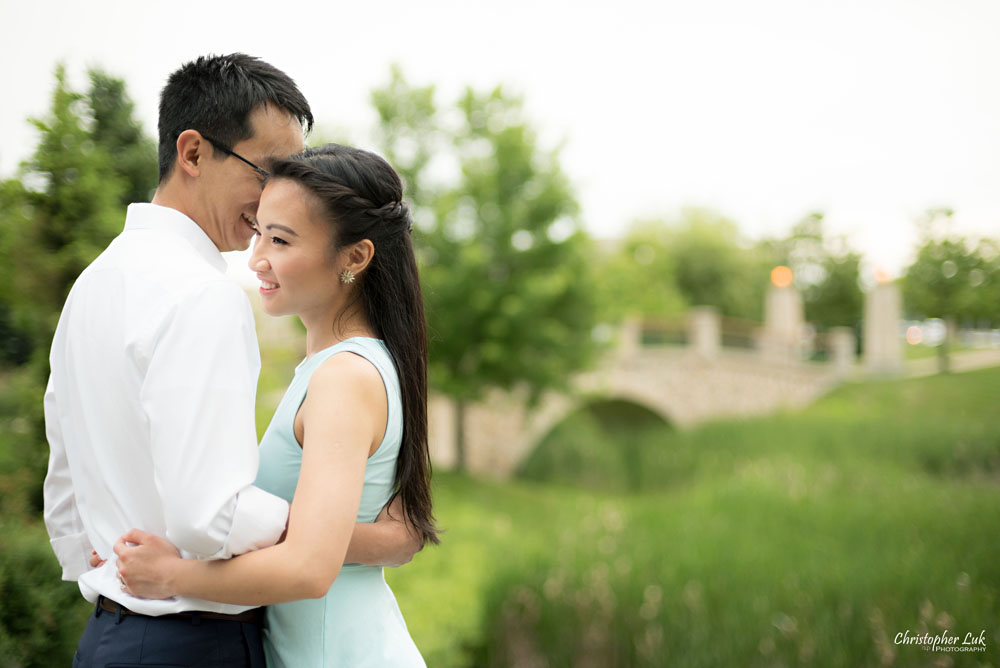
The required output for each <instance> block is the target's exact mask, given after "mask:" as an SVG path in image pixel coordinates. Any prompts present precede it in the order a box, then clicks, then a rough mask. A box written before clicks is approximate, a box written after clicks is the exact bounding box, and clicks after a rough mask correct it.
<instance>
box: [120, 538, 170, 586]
mask: <svg viewBox="0 0 1000 668" xmlns="http://www.w3.org/2000/svg"><path fill="white" fill-rule="evenodd" d="M115 554H116V555H118V561H117V565H118V579H119V580H121V583H122V591H124V592H126V593H128V594H132V595H133V596H141V597H142V598H169V597H171V596H173V595H175V594H176V593H177V591H176V589H175V588H174V584H173V574H174V571H175V570H176V568H177V566H178V565H179V564H180V562H181V561H183V560H182V559H181V555H180V552H178V551H177V548H176V547H174V546H173V544H172V543H171V542H170V541H168V540H167V539H166V538H160V537H159V536H157V535H154V534H151V533H147V532H145V531H141V530H139V529H132V530H131V531H129V532H128V533H126V534H124V535H122V537H121V538H119V539H118V542H117V543H115Z"/></svg>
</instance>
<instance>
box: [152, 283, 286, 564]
mask: <svg viewBox="0 0 1000 668" xmlns="http://www.w3.org/2000/svg"><path fill="white" fill-rule="evenodd" d="M152 346H153V347H152V349H151V350H150V351H149V357H148V359H149V365H148V369H147V371H146V376H145V380H144V381H143V384H142V389H141V397H140V400H141V403H142V406H143V410H144V411H145V414H146V416H147V418H148V420H149V429H150V443H151V452H152V457H153V468H154V479H155V484H156V487H157V491H158V493H159V495H160V498H161V500H162V503H163V509H164V510H163V512H164V521H165V526H166V533H167V538H168V539H169V540H170V541H171V542H173V543H174V544H175V545H177V547H178V548H180V549H181V550H184V551H185V552H187V553H189V554H191V555H193V556H196V557H199V558H219V559H225V558H229V557H231V556H233V555H236V554H241V553H243V552H247V551H249V550H253V549H257V548H261V547H266V546H268V545H272V544H274V543H275V542H276V541H277V540H278V538H279V537H280V536H281V533H282V532H283V531H284V529H285V523H286V521H287V517H288V504H287V503H286V502H285V501H284V500H283V499H281V498H279V497H276V496H274V495H272V494H268V493H267V492H264V491H263V490H260V489H258V488H256V487H253V481H254V479H255V478H256V476H257V465H258V454H257V438H256V430H255V427H254V399H255V392H256V383H257V373H258V370H259V367H260V358H259V353H258V350H257V340H256V335H255V333H254V327H253V314H252V312H251V311H250V305H249V303H248V301H247V298H246V295H244V294H243V292H242V291H241V290H240V289H239V287H238V286H236V285H234V284H232V283H230V282H228V281H225V280H219V281H215V282H210V283H208V284H205V285H202V286H200V287H199V288H198V290H197V292H195V293H193V294H191V295H189V296H188V297H187V298H186V299H184V300H183V301H182V303H181V305H180V306H178V307H177V308H176V309H175V310H174V311H173V312H172V313H171V314H169V315H168V317H167V318H165V319H164V321H163V323H162V324H161V328H160V331H159V332H158V333H157V335H156V336H155V337H154V338H153V343H152Z"/></svg>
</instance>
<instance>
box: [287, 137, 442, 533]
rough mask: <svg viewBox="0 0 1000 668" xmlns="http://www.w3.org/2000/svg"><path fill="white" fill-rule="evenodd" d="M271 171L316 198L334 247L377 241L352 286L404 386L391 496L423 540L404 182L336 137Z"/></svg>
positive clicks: (419, 349)
mask: <svg viewBox="0 0 1000 668" xmlns="http://www.w3.org/2000/svg"><path fill="white" fill-rule="evenodd" d="M271 174H272V176H271V178H274V179H279V178H280V179H290V180H292V181H295V182H296V183H298V184H299V185H301V186H303V187H304V188H305V189H306V190H308V191H309V192H311V193H312V194H314V195H315V196H316V198H317V199H318V200H319V201H320V202H321V203H322V205H323V207H324V208H325V211H326V214H327V219H328V220H329V222H330V224H331V225H332V227H333V244H334V249H333V250H334V251H336V250H339V249H341V248H343V247H345V246H349V245H351V244H353V243H356V242H358V241H361V240H363V239H368V240H370V241H371V242H372V244H373V245H374V246H375V255H374V256H373V257H372V259H371V262H369V264H368V266H367V267H366V268H365V270H364V271H363V272H361V274H360V276H358V279H357V286H358V293H359V295H360V299H361V300H362V302H363V307H364V312H365V315H366V316H367V318H368V322H369V323H370V324H371V326H372V327H373V328H374V329H375V333H376V335H377V336H378V337H379V338H380V339H382V340H383V341H384V342H385V345H386V347H387V348H388V349H389V353H390V354H391V355H392V359H393V362H394V363H395V365H396V373H397V374H398V376H399V385H400V390H401V393H402V399H403V440H402V443H401V444H400V448H399V457H398V459H397V462H396V480H395V483H396V492H395V494H394V495H393V498H395V496H396V495H399V496H401V497H402V500H403V512H404V513H405V514H406V517H407V519H408V520H409V522H410V524H412V525H413V526H414V527H415V528H416V529H417V531H419V532H420V534H421V536H422V537H423V540H424V542H425V543H426V542H428V541H430V542H433V543H437V542H439V540H438V537H437V528H436V527H435V526H434V516H433V515H432V514H431V491H430V478H431V462H430V453H429V451H428V447H427V323H426V321H425V319H424V300H423V296H422V295H421V292H420V278H419V276H418V274H417V261H416V258H415V256H414V253H413V243H412V241H411V239H410V229H411V227H412V219H411V217H410V211H409V207H408V206H407V204H406V203H405V202H404V201H403V183H402V181H401V180H400V178H399V175H398V174H396V172H395V170H393V168H392V167H391V166H390V165H389V163H387V162H386V161H385V160H383V159H382V158H381V157H379V156H378V155H375V154H374V153H370V152H368V151H362V150H361V149H357V148H352V147H350V146H341V145H338V144H327V145H326V146H322V147H320V148H311V149H306V151H304V152H303V153H302V154H301V155H298V156H293V157H292V158H289V159H288V160H281V161H278V162H276V163H275V164H274V165H273V166H272V167H271Z"/></svg>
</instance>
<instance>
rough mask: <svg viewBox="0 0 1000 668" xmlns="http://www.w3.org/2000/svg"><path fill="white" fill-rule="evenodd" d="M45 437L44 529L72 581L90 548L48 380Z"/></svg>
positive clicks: (83, 566) (66, 577)
mask: <svg viewBox="0 0 1000 668" xmlns="http://www.w3.org/2000/svg"><path fill="white" fill-rule="evenodd" d="M44 405H45V437H46V438H47V439H48V442H49V470H48V473H47V474H46V476H45V483H44V485H43V487H42V493H43V497H44V504H45V509H44V514H43V516H44V519H45V528H46V529H47V530H48V532H49V542H50V543H51V545H52V551H53V552H55V553H56V559H58V560H59V565H60V566H62V569H63V570H62V579H63V580H71V581H72V580H76V579H78V578H79V577H80V575H81V574H83V573H84V572H85V571H86V570H87V569H88V566H89V564H88V557H89V556H90V552H91V550H93V549H94V548H93V547H92V546H91V544H90V539H89V538H88V537H87V533H86V531H84V528H83V519H82V518H81V517H80V511H79V509H78V508H77V506H76V494H75V491H74V489H73V480H72V478H71V477H70V472H69V462H68V460H67V459H66V447H65V445H64V443H63V435H62V427H61V426H60V424H59V411H58V408H57V407H56V395H55V391H54V389H53V387H52V378H49V383H48V386H47V387H46V388H45V399H44Z"/></svg>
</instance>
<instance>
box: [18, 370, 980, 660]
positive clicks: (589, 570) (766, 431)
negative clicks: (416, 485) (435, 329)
mask: <svg viewBox="0 0 1000 668" xmlns="http://www.w3.org/2000/svg"><path fill="white" fill-rule="evenodd" d="M289 355H290V357H289V360H291V366H294V362H297V361H298V360H297V359H292V358H294V355H291V354H290V353H289ZM268 359H270V360H274V359H277V358H276V357H275V356H265V360H268ZM291 366H287V368H285V367H284V366H283V367H282V369H281V370H276V369H265V371H264V373H263V374H262V381H267V382H268V383H270V385H272V386H273V387H281V386H282V385H283V384H284V383H286V382H287V379H288V377H290V375H291V371H290V369H291ZM265 397H270V398H271V400H276V398H277V397H276V396H273V393H271V392H270V390H268V389H267V387H266V385H265V384H264V383H263V382H262V395H261V398H262V402H263V400H264V398H265ZM998 399H1000V369H991V370H984V371H977V372H971V373H966V374H953V375H949V376H934V377H927V378H921V379H914V380H900V381H880V382H871V383H863V384H853V385H847V386H844V387H842V388H840V389H838V390H836V391H835V392H833V393H832V394H830V395H828V396H827V397H825V398H824V399H822V400H821V401H819V402H817V403H816V404H814V405H813V406H811V407H810V408H808V409H806V410H803V411H801V412H796V413H786V414H781V415H773V416H769V417H764V418H759V419H754V420H744V421H731V422H716V423H711V424H705V425H703V426H701V427H699V428H697V429H693V430H689V431H676V430H674V429H672V428H670V426H669V425H664V424H662V423H661V422H658V421H657V420H655V419H652V418H651V417H650V416H649V415H648V414H645V413H644V412H643V411H642V410H640V409H638V408H637V407H635V406H629V405H627V404H621V403H616V402H606V403H602V404H595V405H594V406H592V407H591V408H590V409H589V410H586V411H584V412H582V413H580V414H578V415H576V416H573V417H572V418H570V419H569V420H568V421H567V422H565V423H563V424H562V425H561V426H559V427H557V428H556V429H555V430H554V431H553V432H552V433H551V434H549V436H548V437H546V439H545V441H544V442H543V443H542V444H541V446H540V447H539V449H538V450H536V452H535V454H534V455H533V456H532V457H531V458H530V459H529V460H528V461H526V462H525V463H524V466H523V468H522V471H521V472H520V477H519V479H515V480H511V481H492V480H482V479H476V478H473V477H469V476H465V475H459V474H454V473H445V472H438V473H436V474H435V502H436V505H435V507H436V513H437V516H438V520H439V523H440V525H441V526H442V527H444V529H445V530H446V531H445V533H444V535H443V544H442V545H441V546H439V547H429V548H427V549H425V550H424V552H422V553H421V554H419V555H418V556H417V558H416V559H415V560H414V561H413V563H411V564H409V565H407V566H405V567H403V568H400V569H395V570H389V571H387V579H388V580H389V582H390V584H391V585H392V587H393V589H394V591H395V592H396V594H397V598H398V599H399V602H400V606H401V608H402V609H403V613H404V616H405V617H406V620H407V623H408V625H409V628H410V631H411V633H412V635H413V636H414V639H415V640H416V642H417V644H418V646H419V647H420V649H421V651H422V652H423V654H424V656H425V658H426V660H427V664H428V665H429V666H434V667H436V668H437V667H444V668H447V667H455V668H458V667H473V666H475V667H477V668H479V667H490V666H532V667H538V668H540V667H543V666H545V667H548V668H557V667H561V666H566V667H569V666H573V667H582V668H586V667H594V668H615V667H623V666H798V665H803V666H805V665H810V666H851V667H854V666H886V665H891V666H997V665H1000V650H998V648H1000V542H998V534H1000V411H998V410H997V404H998ZM265 416H266V409H265V412H262V413H261V417H265ZM262 422H263V420H262ZM261 426H263V425H261ZM0 548H2V549H0V600H2V601H4V603H3V605H0V621H2V622H3V624H2V628H4V629H7V630H8V631H9V632H10V633H9V634H8V635H5V634H2V633H0V659H3V660H2V661H0V664H3V665H12V666H13V665H19V666H49V665H67V664H68V657H69V656H71V655H72V651H73V648H74V647H75V644H76V639H77V638H78V637H79V633H80V631H81V630H82V625H83V621H84V620H85V618H86V615H87V612H88V609H89V606H87V604H86V603H85V602H84V601H83V600H82V599H81V598H80V597H79V595H78V593H77V592H76V591H75V586H73V585H72V584H69V583H60V582H59V573H58V567H57V566H56V564H55V560H54V559H53V558H52V556H51V551H50V549H49V547H48V545H47V540H46V536H45V532H44V528H43V527H42V526H41V522H40V520H39V521H38V522H36V523H29V524H26V525H25V524H17V523H15V524H10V525H9V526H8V525H6V524H4V525H3V526H0ZM12 602H15V603H16V605H15V604H14V603H12ZM945 631H947V634H948V635H950V636H958V642H960V643H961V642H962V641H963V640H965V639H966V636H967V635H968V636H970V637H972V636H974V637H978V636H979V635H980V633H984V635H985V641H986V651H985V652H982V653H979V652H977V653H972V652H955V653H945V652H940V651H937V652H931V651H925V650H923V649H921V648H920V647H917V646H914V645H899V644H896V643H895V642H894V640H895V638H896V636H897V634H903V633H907V632H908V633H909V635H911V636H912V635H917V634H923V633H930V634H931V635H935V634H944V633H945Z"/></svg>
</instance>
